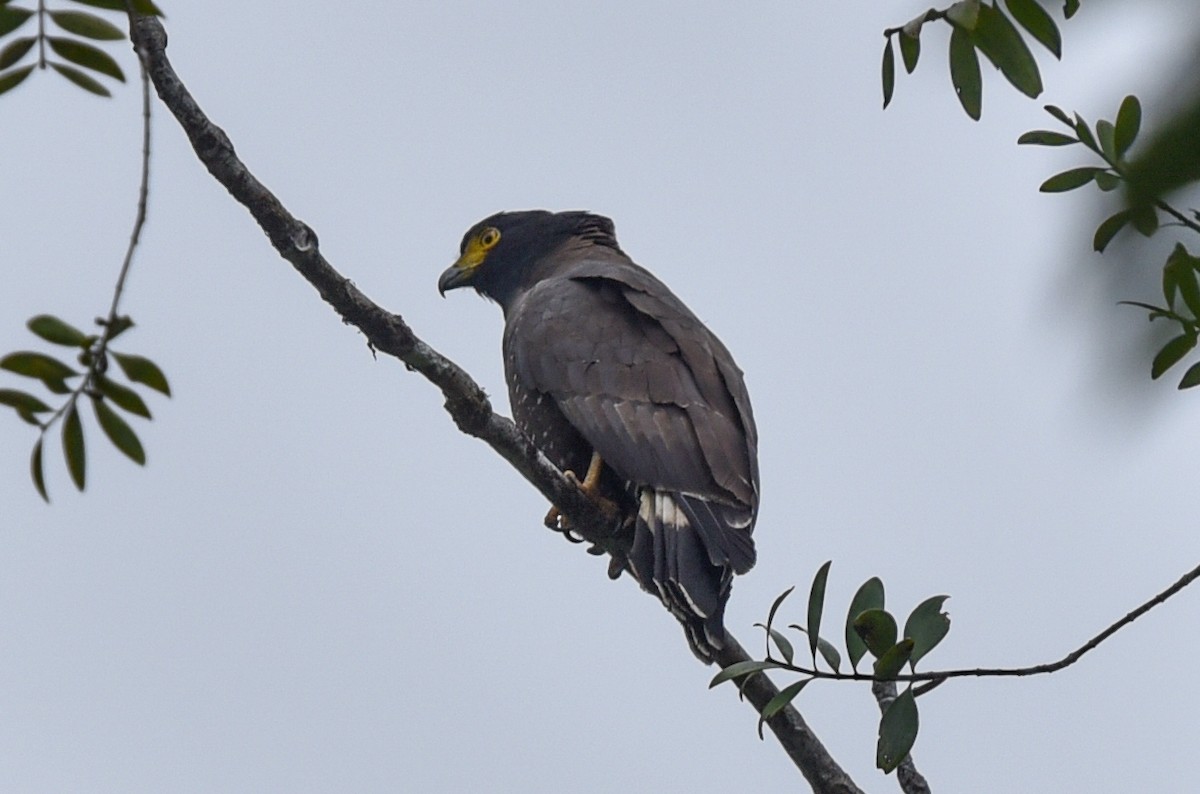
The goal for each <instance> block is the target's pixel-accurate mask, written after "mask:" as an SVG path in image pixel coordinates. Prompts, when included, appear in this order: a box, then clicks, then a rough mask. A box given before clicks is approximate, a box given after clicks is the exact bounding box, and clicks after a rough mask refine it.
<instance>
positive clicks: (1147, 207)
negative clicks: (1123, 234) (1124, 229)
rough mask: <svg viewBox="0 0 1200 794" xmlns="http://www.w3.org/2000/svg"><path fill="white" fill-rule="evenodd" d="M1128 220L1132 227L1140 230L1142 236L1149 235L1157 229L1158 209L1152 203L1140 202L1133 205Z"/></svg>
mask: <svg viewBox="0 0 1200 794" xmlns="http://www.w3.org/2000/svg"><path fill="white" fill-rule="evenodd" d="M1130 222H1131V223H1133V228H1135V229H1137V230H1138V231H1139V232H1141V234H1142V236H1144V237H1150V236H1151V235H1153V234H1154V233H1155V232H1156V231H1158V210H1156V209H1155V208H1154V205H1153V204H1142V205H1141V206H1138V207H1134V208H1133V210H1132V214H1131V215H1130Z"/></svg>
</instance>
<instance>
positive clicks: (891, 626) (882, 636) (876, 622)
mask: <svg viewBox="0 0 1200 794" xmlns="http://www.w3.org/2000/svg"><path fill="white" fill-rule="evenodd" d="M854 631H855V632H856V633H857V634H858V636H859V637H861V638H862V641H863V642H865V643H866V644H867V650H869V651H870V652H871V653H872V654H874V656H875V658H879V657H880V656H882V655H883V654H884V653H885V652H886V651H887V649H888V648H891V647H892V646H893V645H895V644H896V634H897V632H896V619H895V618H894V617H892V615H891V613H890V612H888V611H887V610H885V609H868V610H867V611H866V612H862V613H860V614H859V616H858V617H856V618H855V619H854Z"/></svg>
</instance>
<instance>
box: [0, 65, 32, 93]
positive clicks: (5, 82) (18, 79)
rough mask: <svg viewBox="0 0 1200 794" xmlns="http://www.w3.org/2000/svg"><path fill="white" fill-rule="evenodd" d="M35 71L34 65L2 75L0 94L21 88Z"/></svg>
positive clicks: (0, 76) (0, 78)
mask: <svg viewBox="0 0 1200 794" xmlns="http://www.w3.org/2000/svg"><path fill="white" fill-rule="evenodd" d="M32 71H33V65H32V64H31V65H29V66H22V67H21V68H20V69H13V70H12V71H11V72H5V73H4V74H0V94H3V93H5V92H6V91H11V90H12V89H14V88H16V87H17V86H19V85H20V84H21V83H23V82H25V78H26V77H28V76H29V74H30V73H31V72H32Z"/></svg>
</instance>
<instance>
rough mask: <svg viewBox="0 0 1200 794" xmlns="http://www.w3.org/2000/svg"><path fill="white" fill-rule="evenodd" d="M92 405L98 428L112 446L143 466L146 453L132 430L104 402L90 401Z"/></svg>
mask: <svg viewBox="0 0 1200 794" xmlns="http://www.w3.org/2000/svg"><path fill="white" fill-rule="evenodd" d="M92 405H93V406H94V407H95V409H96V419H97V421H99V422H100V428H101V429H102V430H103V431H104V435H106V436H108V440H109V441H111V442H112V443H113V446H114V447H116V448H117V449H119V450H121V452H123V453H125V456H126V457H128V458H129V459H130V460H132V461H133V462H134V463H136V464H138V465H139V466H145V465H146V451H145V450H144V449H142V442H141V441H139V440H138V437H137V433H135V432H133V428H132V427H130V426H129V424H128V423H127V422H126V421H125V420H124V419H122V418H121V417H120V416H118V415H117V412H116V411H114V410H113V409H111V408H109V407H108V406H107V405H106V404H105V403H104V400H92Z"/></svg>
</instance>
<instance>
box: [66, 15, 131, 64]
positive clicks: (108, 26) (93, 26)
mask: <svg viewBox="0 0 1200 794" xmlns="http://www.w3.org/2000/svg"><path fill="white" fill-rule="evenodd" d="M50 18H51V19H53V20H54V23H55V24H56V25H58V26H59V27H60V28H62V29H63V30H65V31H67V32H68V33H74V34H75V35H76V36H83V37H84V38H87V39H96V40H98V41H116V40H117V39H123V38H125V33H124V32H123V31H122V30H121V29H120V28H119V27H117V26H116V25H114V24H113V23H111V22H109V21H108V20H107V19H101V18H100V17H98V16H96V15H94V14H85V13H83V12H82V11H51V12H50ZM64 57H65V56H64Z"/></svg>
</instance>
